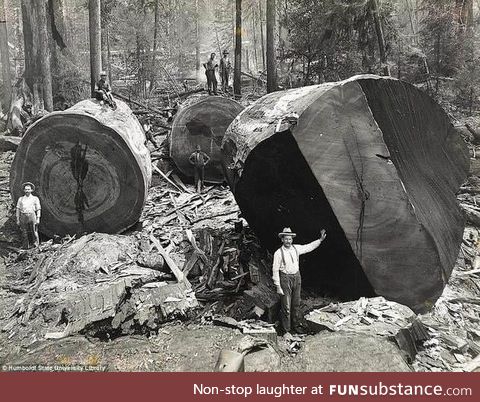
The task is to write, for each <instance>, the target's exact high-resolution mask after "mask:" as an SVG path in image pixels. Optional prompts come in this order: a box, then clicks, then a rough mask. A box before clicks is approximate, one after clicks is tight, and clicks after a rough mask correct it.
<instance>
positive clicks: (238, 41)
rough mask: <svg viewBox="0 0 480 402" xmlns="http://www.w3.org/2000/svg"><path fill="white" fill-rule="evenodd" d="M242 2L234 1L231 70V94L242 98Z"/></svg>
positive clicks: (240, 0) (236, 97) (239, 0)
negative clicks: (233, 50)
mask: <svg viewBox="0 0 480 402" xmlns="http://www.w3.org/2000/svg"><path fill="white" fill-rule="evenodd" d="M241 71H242V0H235V61H234V69H233V94H234V96H235V99H238V98H240V97H241V96H242V77H241Z"/></svg>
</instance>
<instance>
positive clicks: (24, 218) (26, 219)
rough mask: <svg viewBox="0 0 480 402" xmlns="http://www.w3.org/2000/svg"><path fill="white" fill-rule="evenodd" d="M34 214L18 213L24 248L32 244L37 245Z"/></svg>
mask: <svg viewBox="0 0 480 402" xmlns="http://www.w3.org/2000/svg"><path fill="white" fill-rule="evenodd" d="M36 219H37V218H36V215H35V214H34V213H32V214H23V213H21V214H20V231H21V232H22V246H23V248H24V249H29V248H31V247H33V246H38V244H39V242H40V241H39V238H38V228H37V225H36Z"/></svg>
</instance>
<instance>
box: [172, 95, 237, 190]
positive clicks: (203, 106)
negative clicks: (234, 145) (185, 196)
mask: <svg viewBox="0 0 480 402" xmlns="http://www.w3.org/2000/svg"><path fill="white" fill-rule="evenodd" d="M242 110H243V106H242V105H240V104H239V103H238V102H235V101H234V100H231V99H228V98H224V97H221V96H206V97H200V98H194V99H192V100H191V101H189V102H188V103H186V104H184V105H183V106H182V108H181V109H180V110H179V112H178V113H177V115H176V116H175V120H174V122H173V126H172V132H171V137H170V156H171V157H172V159H173V160H174V162H175V164H176V165H177V167H178V169H180V171H181V172H182V173H183V174H184V175H185V176H187V177H192V176H193V168H192V165H191V164H190V162H189V160H188V159H189V157H190V155H191V154H192V152H194V151H195V149H196V147H197V145H200V146H201V148H202V151H204V152H206V153H207V154H208V155H209V156H210V158H211V161H210V163H209V164H208V165H207V166H206V167H205V180H206V181H209V182H212V183H221V182H222V181H224V180H225V176H224V173H223V169H222V163H221V161H222V154H221V151H220V146H221V144H222V140H223V136H224V135H225V131H226V130H227V127H228V126H229V125H230V123H231V122H232V120H233V119H234V118H235V117H237V116H238V114H239V113H240V112H241V111H242Z"/></svg>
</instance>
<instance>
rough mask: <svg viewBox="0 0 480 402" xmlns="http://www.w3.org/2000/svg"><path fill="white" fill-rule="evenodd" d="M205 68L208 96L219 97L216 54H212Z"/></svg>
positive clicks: (204, 64) (204, 65)
mask: <svg viewBox="0 0 480 402" xmlns="http://www.w3.org/2000/svg"><path fill="white" fill-rule="evenodd" d="M203 67H205V75H206V76H207V86H208V94H209V95H211V94H212V90H213V94H214V95H217V77H216V76H215V70H216V69H217V68H218V64H216V63H215V53H211V54H210V57H209V58H208V60H207V62H206V63H203Z"/></svg>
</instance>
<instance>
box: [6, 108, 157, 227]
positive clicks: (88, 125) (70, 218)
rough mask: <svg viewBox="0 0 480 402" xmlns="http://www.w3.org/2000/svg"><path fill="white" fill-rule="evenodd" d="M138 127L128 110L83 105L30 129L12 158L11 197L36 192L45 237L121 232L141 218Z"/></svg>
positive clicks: (145, 176) (146, 170) (147, 168)
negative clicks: (28, 185)
mask: <svg viewBox="0 0 480 402" xmlns="http://www.w3.org/2000/svg"><path fill="white" fill-rule="evenodd" d="M144 142H145V135H144V133H143V129H142V127H141V126H140V123H139V122H138V120H137V119H136V117H135V116H134V115H133V113H132V111H131V110H130V109H129V108H128V106H127V105H126V104H124V103H123V102H121V101H119V100H117V109H116V110H112V109H111V108H109V107H107V106H105V105H103V106H101V105H100V104H99V103H98V102H97V101H93V100H85V101H82V102H80V103H78V104H76V105H75V106H73V107H71V108H70V109H67V110H65V111H61V112H53V113H50V114H48V115H47V116H45V117H43V118H42V119H40V120H38V121H37V122H35V123H34V124H33V125H32V126H30V127H29V128H28V130H27V132H26V133H25V135H24V137H23V138H22V142H21V143H20V146H19V148H18V150H17V153H16V154H15V158H14V161H13V163H12V167H11V172H10V191H11V194H12V195H13V198H14V200H15V201H16V200H17V199H18V197H19V196H20V195H21V183H23V182H25V181H31V182H32V183H34V184H35V185H36V195H37V196H38V197H39V198H40V202H41V204H42V219H41V223H40V231H41V232H42V233H44V234H46V235H47V236H53V235H55V234H58V235H60V236H63V235H65V234H71V235H73V234H77V233H83V232H103V233H120V232H122V231H124V230H125V229H127V228H128V227H130V226H132V225H133V224H135V223H136V222H137V221H138V219H139V217H140V214H141V212H142V208H143V205H144V202H145V199H146V196H147V191H148V187H149V184H150V179H151V162H150V154H149V152H148V149H147V148H146V147H145V145H144Z"/></svg>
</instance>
